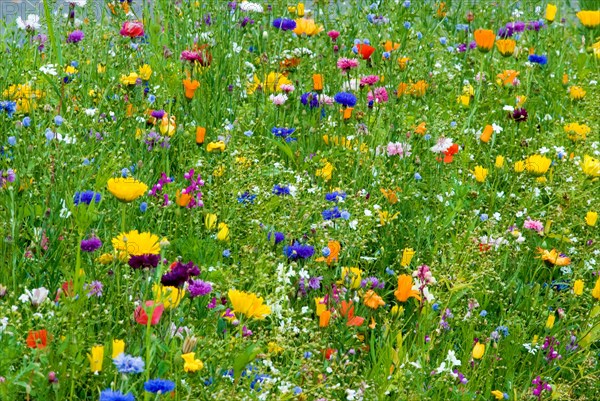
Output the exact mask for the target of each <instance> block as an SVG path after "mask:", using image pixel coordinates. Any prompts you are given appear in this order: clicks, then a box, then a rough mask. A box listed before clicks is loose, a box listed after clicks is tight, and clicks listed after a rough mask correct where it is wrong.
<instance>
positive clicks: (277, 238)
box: [267, 231, 285, 244]
mask: <svg viewBox="0 0 600 401" xmlns="http://www.w3.org/2000/svg"><path fill="white" fill-rule="evenodd" d="M284 239H285V235H284V234H283V233H281V232H279V231H275V243H276V244H279V243H280V242H281V241H283V240H284ZM267 240H269V241H271V233H270V232H269V233H268V234H267Z"/></svg>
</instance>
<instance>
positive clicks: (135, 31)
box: [119, 21, 144, 38]
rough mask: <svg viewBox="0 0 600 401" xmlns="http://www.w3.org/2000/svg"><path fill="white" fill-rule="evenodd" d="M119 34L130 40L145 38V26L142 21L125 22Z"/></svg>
mask: <svg viewBox="0 0 600 401" xmlns="http://www.w3.org/2000/svg"><path fill="white" fill-rule="evenodd" d="M119 33H120V34H121V35H122V36H128V37H130V38H137V37H139V36H144V24H142V23H141V22H140V21H125V22H124V23H123V27H122V28H121V31H120V32H119Z"/></svg>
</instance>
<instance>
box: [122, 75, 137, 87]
mask: <svg viewBox="0 0 600 401" xmlns="http://www.w3.org/2000/svg"><path fill="white" fill-rule="evenodd" d="M138 78H139V75H138V74H137V73H135V72H132V73H131V74H129V75H121V79H120V81H121V83H122V84H123V85H135V83H136V81H137V79H138Z"/></svg>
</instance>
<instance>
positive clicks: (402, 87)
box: [397, 82, 409, 96]
mask: <svg viewBox="0 0 600 401" xmlns="http://www.w3.org/2000/svg"><path fill="white" fill-rule="evenodd" d="M408 92H409V86H408V84H407V83H405V82H400V83H399V84H398V89H397V93H398V96H402V95H404V94H407V93H408Z"/></svg>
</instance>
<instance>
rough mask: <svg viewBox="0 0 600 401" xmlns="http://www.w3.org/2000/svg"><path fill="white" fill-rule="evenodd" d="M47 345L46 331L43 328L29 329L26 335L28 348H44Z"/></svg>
mask: <svg viewBox="0 0 600 401" xmlns="http://www.w3.org/2000/svg"><path fill="white" fill-rule="evenodd" d="M47 345H48V332H47V331H46V329H43V330H37V331H33V330H29V334H28V335H27V346H28V347H29V348H38V349H44V348H46V346H47Z"/></svg>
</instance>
